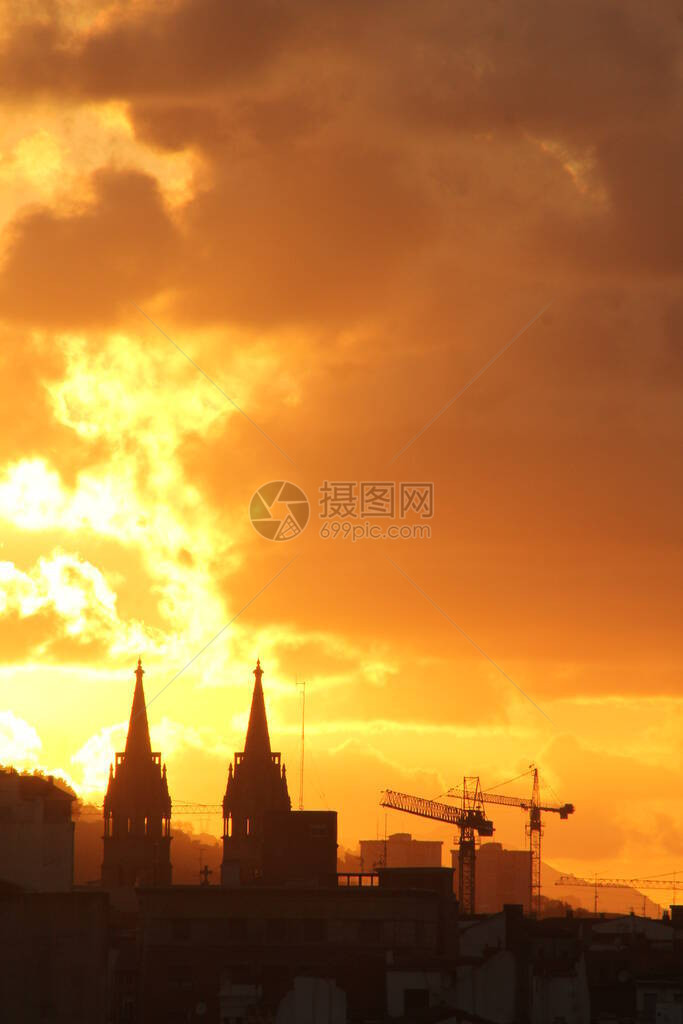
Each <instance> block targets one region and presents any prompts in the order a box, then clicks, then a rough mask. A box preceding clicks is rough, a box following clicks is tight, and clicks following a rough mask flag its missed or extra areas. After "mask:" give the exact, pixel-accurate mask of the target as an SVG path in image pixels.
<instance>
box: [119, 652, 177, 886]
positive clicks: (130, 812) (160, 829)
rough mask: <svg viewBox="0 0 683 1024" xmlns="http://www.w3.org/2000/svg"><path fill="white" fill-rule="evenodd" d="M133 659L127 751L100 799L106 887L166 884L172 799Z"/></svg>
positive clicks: (169, 852)
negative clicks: (132, 693) (132, 692)
mask: <svg viewBox="0 0 683 1024" xmlns="http://www.w3.org/2000/svg"><path fill="white" fill-rule="evenodd" d="M143 673H144V669H143V667H142V664H141V663H140V660H139V659H138V667H137V669H136V670H135V693H134V696H133V707H132V709H131V713H130V724H129V726H128V738H127V740H126V749H125V751H124V752H123V753H118V754H117V755H116V764H115V766H110V769H109V785H108V787H107V794H106V796H105V798H104V859H103V862H102V885H103V886H105V887H106V888H116V887H117V886H133V885H170V884H171V798H170V796H169V794H168V784H167V782H166V765H164V766H163V767H162V765H161V754H159V753H155V752H154V751H153V750H152V745H151V743H150V739H149V725H148V722H147V708H146V705H145V693H144V690H143V686H142V676H143Z"/></svg>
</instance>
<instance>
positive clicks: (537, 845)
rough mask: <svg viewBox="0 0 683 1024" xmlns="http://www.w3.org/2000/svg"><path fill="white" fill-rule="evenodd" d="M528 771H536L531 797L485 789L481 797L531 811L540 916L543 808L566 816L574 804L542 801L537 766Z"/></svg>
mask: <svg viewBox="0 0 683 1024" xmlns="http://www.w3.org/2000/svg"><path fill="white" fill-rule="evenodd" d="M529 771H530V772H532V773H533V777H534V779H533V786H532V789H531V797H530V798H529V797H519V796H507V795H505V794H504V793H482V794H481V799H482V801H483V803H485V804H497V805H498V806H499V807H519V808H520V809H521V810H523V811H528V812H529V821H528V824H527V826H526V834H527V837H528V839H529V849H530V852H531V866H530V874H529V909H530V911H531V913H533V914H536V916H537V917H538V916H540V913H541V836H542V835H543V828H542V825H541V812H544V813H546V812H547V813H550V814H559V816H560V818H562V819H566V818H568V817H569V815H570V814H573V813H574V804H542V803H541V792H540V786H539V782H538V768H536V766H535V765H531V766H530V768H529ZM448 795H449V796H451V797H460V796H461V795H462V790H460V789H450V790H449V791H448Z"/></svg>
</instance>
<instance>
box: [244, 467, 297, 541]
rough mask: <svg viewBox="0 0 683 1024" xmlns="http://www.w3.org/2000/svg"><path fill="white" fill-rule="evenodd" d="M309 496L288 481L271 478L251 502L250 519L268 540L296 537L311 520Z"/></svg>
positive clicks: (254, 495)
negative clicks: (309, 519) (309, 518)
mask: <svg viewBox="0 0 683 1024" xmlns="http://www.w3.org/2000/svg"><path fill="white" fill-rule="evenodd" d="M310 514H311V507H310V505H309V504H308V498H307V497H306V495H305V494H304V492H303V491H302V490H301V488H300V487H297V485H296V484H292V483H290V482H289V481H288V480H271V482H270V483H269V484H263V486H262V487H259V489H258V491H256V492H255V493H254V494H253V496H252V499H251V501H250V502H249V518H250V519H251V522H252V525H253V527H254V529H255V530H256V531H257V533H260V534H261V536H262V537H265V538H266V540H293V538H294V537H298V536H299V534H300V533H301V532H302V530H303V529H304V528H305V526H306V523H307V522H308V517H309V516H310Z"/></svg>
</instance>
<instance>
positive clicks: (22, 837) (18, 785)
mask: <svg viewBox="0 0 683 1024" xmlns="http://www.w3.org/2000/svg"><path fill="white" fill-rule="evenodd" d="M74 799H75V798H74V795H73V793H68V792H67V791H66V790H65V789H63V788H62V787H61V786H59V785H58V784H56V783H55V780H54V778H53V777H52V775H49V776H47V777H43V776H41V775H20V774H19V773H18V772H16V771H14V769H12V768H7V769H3V770H0V882H7V883H11V884H13V885H18V886H21V887H22V888H24V889H26V890H28V891H30V892H41V891H50V892H64V891H68V890H69V889H70V888H71V886H72V885H73V874H74V823H73V821H72V819H71V804H72V802H73V800H74Z"/></svg>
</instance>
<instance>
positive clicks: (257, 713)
mask: <svg viewBox="0 0 683 1024" xmlns="http://www.w3.org/2000/svg"><path fill="white" fill-rule="evenodd" d="M262 676H263V669H262V668H261V660H260V658H257V659H256V668H255V669H254V677H255V682H254V693H253V696H252V698H251V712H250V713H249V726H248V728H247V738H246V740H245V743H244V753H245V754H256V755H257V756H261V757H263V756H264V755H265V756H266V757H268V758H270V736H269V735H268V719H267V718H266V702H265V699H264V697H263V685H262V683H261V678H262Z"/></svg>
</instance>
